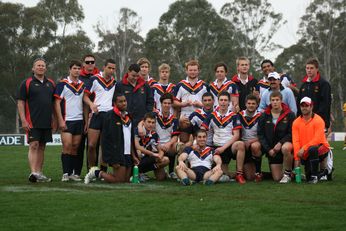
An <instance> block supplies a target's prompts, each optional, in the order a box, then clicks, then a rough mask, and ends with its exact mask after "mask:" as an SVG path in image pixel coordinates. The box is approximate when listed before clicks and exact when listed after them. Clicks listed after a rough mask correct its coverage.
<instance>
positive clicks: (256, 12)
mask: <svg viewBox="0 0 346 231" xmlns="http://www.w3.org/2000/svg"><path fill="white" fill-rule="evenodd" d="M221 14H222V15H223V16H224V17H225V18H226V19H228V20H229V21H230V22H231V23H232V25H233V26H234V27H235V29H236V30H237V31H238V34H237V35H238V36H235V41H236V42H237V43H238V46H240V47H241V48H242V49H243V52H244V55H245V56H247V57H248V58H250V60H252V63H257V65H258V66H259V63H260V61H261V59H262V57H261V56H260V55H259V53H258V52H260V53H262V52H267V51H271V50H273V49H276V48H278V47H280V46H279V45H278V44H275V43H273V42H272V38H273V36H274V34H275V33H276V32H277V31H278V29H279V28H280V27H281V26H282V25H283V24H284V23H286V21H284V20H283V18H282V14H281V13H275V11H274V9H273V8H272V5H271V4H270V2H268V0H230V1H229V3H226V4H225V5H224V6H223V7H222V8H221ZM244 35H246V36H244Z"/></svg>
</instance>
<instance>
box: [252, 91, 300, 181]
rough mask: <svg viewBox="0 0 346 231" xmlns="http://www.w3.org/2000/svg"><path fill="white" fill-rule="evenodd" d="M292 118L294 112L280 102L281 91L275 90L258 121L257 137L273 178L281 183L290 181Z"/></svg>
mask: <svg viewBox="0 0 346 231" xmlns="http://www.w3.org/2000/svg"><path fill="white" fill-rule="evenodd" d="M294 119H295V115H294V113H293V112H291V110H290V109H289V108H288V107H287V106H286V105H285V104H283V103H282V95H281V93H280V92H278V91H275V92H273V93H272V94H271V95H270V105H269V106H268V107H267V109H266V110H265V111H264V112H263V114H262V116H261V118H260V120H259V122H258V133H257V134H258V138H259V140H260V143H261V145H262V150H263V151H264V152H265V153H266V154H267V157H268V161H269V165H270V169H271V172H272V176H273V179H274V180H275V181H280V183H283V184H285V183H289V182H290V181H291V172H292V163H293V155H292V150H293V146H292V143H291V142H292V123H293V120H294ZM283 167H284V169H285V171H284V174H282V170H283Z"/></svg>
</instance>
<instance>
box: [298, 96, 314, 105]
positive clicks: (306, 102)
mask: <svg viewBox="0 0 346 231" xmlns="http://www.w3.org/2000/svg"><path fill="white" fill-rule="evenodd" d="M302 103H305V104H307V105H311V104H312V101H311V99H310V98H309V97H307V96H305V97H304V98H302V99H301V100H300V104H302Z"/></svg>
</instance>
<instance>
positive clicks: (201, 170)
mask: <svg viewBox="0 0 346 231" xmlns="http://www.w3.org/2000/svg"><path fill="white" fill-rule="evenodd" d="M191 169H192V171H193V172H194V173H195V174H196V179H195V181H196V182H200V181H202V180H203V176H204V174H205V173H206V172H208V171H209V170H210V169H209V168H207V167H204V166H197V167H193V168H191Z"/></svg>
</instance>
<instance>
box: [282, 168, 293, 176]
mask: <svg viewBox="0 0 346 231" xmlns="http://www.w3.org/2000/svg"><path fill="white" fill-rule="evenodd" d="M291 172H292V170H288V169H285V172H284V174H285V175H287V176H291Z"/></svg>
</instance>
